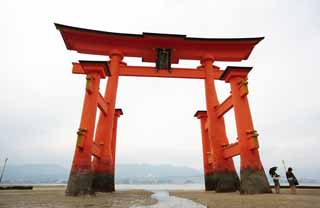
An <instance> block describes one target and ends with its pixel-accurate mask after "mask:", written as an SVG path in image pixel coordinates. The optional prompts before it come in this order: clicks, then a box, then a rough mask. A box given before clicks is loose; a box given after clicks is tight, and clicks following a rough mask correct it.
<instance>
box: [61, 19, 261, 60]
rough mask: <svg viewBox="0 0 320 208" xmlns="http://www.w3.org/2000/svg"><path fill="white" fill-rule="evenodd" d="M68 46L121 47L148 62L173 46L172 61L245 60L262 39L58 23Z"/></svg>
mask: <svg viewBox="0 0 320 208" xmlns="http://www.w3.org/2000/svg"><path fill="white" fill-rule="evenodd" d="M55 26H56V28H57V29H58V30H59V31H60V33H61V35H62V38H63V40H64V42H65V45H66V47H67V48H68V49H69V50H75V51H77V52H79V53H85V54H94V55H110V54H111V52H112V50H114V49H117V50H119V51H121V52H122V53H123V55H124V56H128V57H141V58H142V60H143V61H145V62H155V59H156V50H155V49H156V48H171V49H172V60H171V63H178V62H179V59H185V60H201V59H203V58H204V57H205V56H208V55H209V56H212V57H214V60H215V61H242V60H246V59H248V57H249V55H250V53H251V51H252V50H253V48H254V46H255V45H256V44H257V43H259V42H260V41H261V40H262V39H263V37H258V38H232V39H222V38H191V37H187V36H185V35H174V34H159V33H143V34H141V35H139V34H125V33H113V32H103V31H97V30H89V29H84V28H78V27H71V26H67V25H61V24H56V23H55Z"/></svg>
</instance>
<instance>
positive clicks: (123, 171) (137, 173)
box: [0, 164, 201, 183]
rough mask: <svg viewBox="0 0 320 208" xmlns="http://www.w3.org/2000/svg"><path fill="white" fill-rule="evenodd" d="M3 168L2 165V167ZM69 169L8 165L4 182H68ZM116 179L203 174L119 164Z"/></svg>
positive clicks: (139, 180) (169, 167) (145, 179)
mask: <svg viewBox="0 0 320 208" xmlns="http://www.w3.org/2000/svg"><path fill="white" fill-rule="evenodd" d="M0 168H1V169H2V167H0ZM68 176H69V169H68V168H65V167H63V166H60V165H57V164H24V165H8V166H7V167H6V170H5V173H4V177H3V181H2V182H3V183H66V181H67V180H68ZM115 176H116V181H117V182H119V183H122V182H123V181H125V182H126V181H131V182H130V183H132V181H133V183H135V182H137V183H143V182H146V183H149V182H150V181H151V182H154V181H156V182H159V181H164V182H172V181H173V180H172V178H181V179H182V178H185V180H188V179H187V178H188V177H197V178H199V177H200V176H201V172H200V171H198V170H196V169H193V168H189V167H180V166H173V165H148V164H118V165H117V166H116V173H115Z"/></svg>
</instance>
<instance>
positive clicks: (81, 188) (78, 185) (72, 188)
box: [66, 170, 94, 196]
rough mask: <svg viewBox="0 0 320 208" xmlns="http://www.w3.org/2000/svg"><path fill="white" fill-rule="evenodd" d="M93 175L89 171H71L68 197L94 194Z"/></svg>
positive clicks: (67, 190)
mask: <svg viewBox="0 0 320 208" xmlns="http://www.w3.org/2000/svg"><path fill="white" fill-rule="evenodd" d="M91 187H92V173H91V171H90V170H87V171H71V172H70V176H69V180H68V185H67V189H66V196H78V195H87V194H94V192H93V190H92V188H91Z"/></svg>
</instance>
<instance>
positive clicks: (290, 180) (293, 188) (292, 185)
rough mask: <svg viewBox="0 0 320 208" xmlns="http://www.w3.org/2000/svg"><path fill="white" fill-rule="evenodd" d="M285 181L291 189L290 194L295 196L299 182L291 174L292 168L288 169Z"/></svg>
mask: <svg viewBox="0 0 320 208" xmlns="http://www.w3.org/2000/svg"><path fill="white" fill-rule="evenodd" d="M286 176H287V180H288V183H289V186H290V189H291V193H292V194H295V193H296V186H297V185H299V182H298V180H297V178H296V176H295V175H294V174H293V172H292V168H291V167H289V168H288V171H287V172H286Z"/></svg>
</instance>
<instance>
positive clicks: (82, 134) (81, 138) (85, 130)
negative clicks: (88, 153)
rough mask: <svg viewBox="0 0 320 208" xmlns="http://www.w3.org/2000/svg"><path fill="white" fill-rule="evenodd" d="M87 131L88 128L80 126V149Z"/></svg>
mask: <svg viewBox="0 0 320 208" xmlns="http://www.w3.org/2000/svg"><path fill="white" fill-rule="evenodd" d="M86 132H87V129H84V128H79V130H78V131H77V135H78V137H77V147H79V148H80V149H82V148H83V142H84V139H83V138H84V137H85V134H86Z"/></svg>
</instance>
